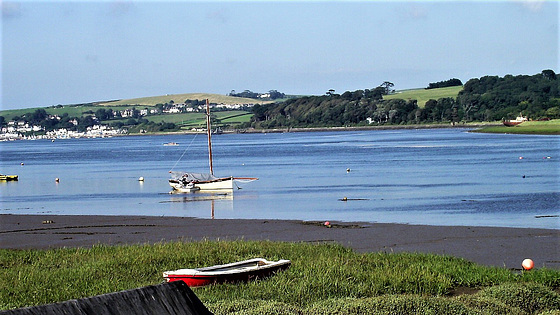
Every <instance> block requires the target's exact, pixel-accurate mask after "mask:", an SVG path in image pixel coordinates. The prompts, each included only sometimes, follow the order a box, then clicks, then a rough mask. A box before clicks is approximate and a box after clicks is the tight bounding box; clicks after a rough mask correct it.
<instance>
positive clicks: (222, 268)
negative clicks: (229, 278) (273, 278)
mask: <svg viewBox="0 0 560 315" xmlns="http://www.w3.org/2000/svg"><path fill="white" fill-rule="evenodd" d="M261 262H262V263H264V264H263V265H260V264H259V263H261ZM255 263H256V264H257V265H255V266H249V267H245V269H244V270H243V269H240V268H241V267H239V268H236V267H238V266H243V265H248V264H255ZM290 265H291V261H290V260H286V259H280V260H278V261H269V260H266V259H263V258H253V259H249V260H244V261H239V262H234V263H229V264H224V265H216V266H210V267H202V268H195V269H188V268H187V269H178V270H174V271H166V272H164V273H163V276H164V277H166V278H186V277H196V278H202V277H219V276H226V275H242V274H247V273H252V272H261V271H266V270H267V269H273V268H281V267H286V268H287V267H289V266H290Z"/></svg>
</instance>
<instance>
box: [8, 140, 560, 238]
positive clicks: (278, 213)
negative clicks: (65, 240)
mask: <svg viewBox="0 0 560 315" xmlns="http://www.w3.org/2000/svg"><path fill="white" fill-rule="evenodd" d="M168 142H177V143H179V145H178V146H164V145H163V144H164V143H168ZM213 144H214V146H213V153H214V171H215V173H216V175H217V176H230V175H231V176H236V177H258V178H259V180H258V181H254V182H251V183H240V184H239V185H240V187H241V188H242V189H239V190H235V191H234V192H233V194H227V195H223V194H214V195H212V194H204V193H190V194H170V193H169V192H170V190H171V188H170V187H169V185H168V183H167V180H168V178H169V171H170V170H174V171H190V172H207V171H208V153H207V145H206V137H205V136H204V135H165V136H128V137H116V138H104V139H68V140H56V141H54V142H51V141H50V140H36V141H14V142H2V143H0V152H1V161H0V173H3V174H17V175H19V181H18V182H0V193H1V199H0V202H1V203H0V214H54V215H66V214H72V215H77V214H85V215H142V216H146V215H149V216H181V217H197V218H212V217H213V218H219V219H225V218H240V219H294V220H319V221H326V220H330V221H359V222H387V223H388V222H393V223H408V224H427V225H474V226H507V227H533V228H549V229H559V228H560V218H559V217H558V216H559V215H560V176H559V175H560V164H559V161H560V148H559V144H560V137H558V136H535V135H507V134H479V133H471V132H468V130H466V129H438V130H427V129H419V130H371V131H332V132H301V133H253V134H223V135H217V136H214V137H213ZM22 163H23V165H22ZM348 170H349V171H348ZM140 177H144V181H143V182H141V181H139V180H138V179H139V178H140ZM55 178H59V179H60V181H59V182H58V183H57V182H55ZM345 198H346V199H345Z"/></svg>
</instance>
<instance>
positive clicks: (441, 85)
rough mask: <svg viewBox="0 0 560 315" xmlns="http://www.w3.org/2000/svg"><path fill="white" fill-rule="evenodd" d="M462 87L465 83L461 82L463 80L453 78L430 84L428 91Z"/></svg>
mask: <svg viewBox="0 0 560 315" xmlns="http://www.w3.org/2000/svg"><path fill="white" fill-rule="evenodd" d="M461 85H463V82H461V80H459V79H455V78H453V79H449V80H445V81H439V82H435V83H430V84H428V87H427V88H426V90H429V89H439V88H444V87H450V86H461Z"/></svg>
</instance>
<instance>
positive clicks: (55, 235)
mask: <svg viewBox="0 0 560 315" xmlns="http://www.w3.org/2000/svg"><path fill="white" fill-rule="evenodd" d="M329 223H330V227H327V226H325V224H324V222H309V221H298V220H256V219H253V220H241V219H196V218H189V217H161V216H160V217H151V216H81V215H14V214H2V215H0V248H3V249H48V248H63V247H70V248H72V247H90V246H94V245H99V244H105V245H131V244H144V243H157V242H170V241H200V240H270V241H281V242H308V243H338V244H341V245H343V246H347V247H349V248H352V249H354V250H356V251H357V252H363V253H366V252H388V253H392V252H395V253H396V252H418V253H433V254H440V255H451V256H454V257H460V258H464V259H466V260H468V261H472V262H475V263H478V264H482V265H489V266H496V267H504V268H510V269H520V268H521V262H522V261H523V260H524V259H525V258H531V259H532V260H533V261H534V262H535V267H537V268H542V267H546V268H550V269H560V229H535V228H506V227H477V226H427V225H409V224H392V223H365V222H354V223H350V222H329Z"/></svg>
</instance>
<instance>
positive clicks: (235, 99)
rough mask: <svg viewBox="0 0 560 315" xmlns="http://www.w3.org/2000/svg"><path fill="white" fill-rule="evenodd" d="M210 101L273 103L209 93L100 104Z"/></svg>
mask: <svg viewBox="0 0 560 315" xmlns="http://www.w3.org/2000/svg"><path fill="white" fill-rule="evenodd" d="M205 99H208V101H209V102H210V103H216V104H268V103H271V101H259V100H255V99H252V98H242V97H234V96H227V95H221V94H208V93H187V94H169V95H161V96H149V97H140V98H132V99H126V100H119V101H114V102H105V103H100V104H99V105H102V106H122V105H141V106H154V105H156V104H165V103H170V102H171V101H173V102H174V103H184V102H185V101H186V100H200V101H202V100H205Z"/></svg>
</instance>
